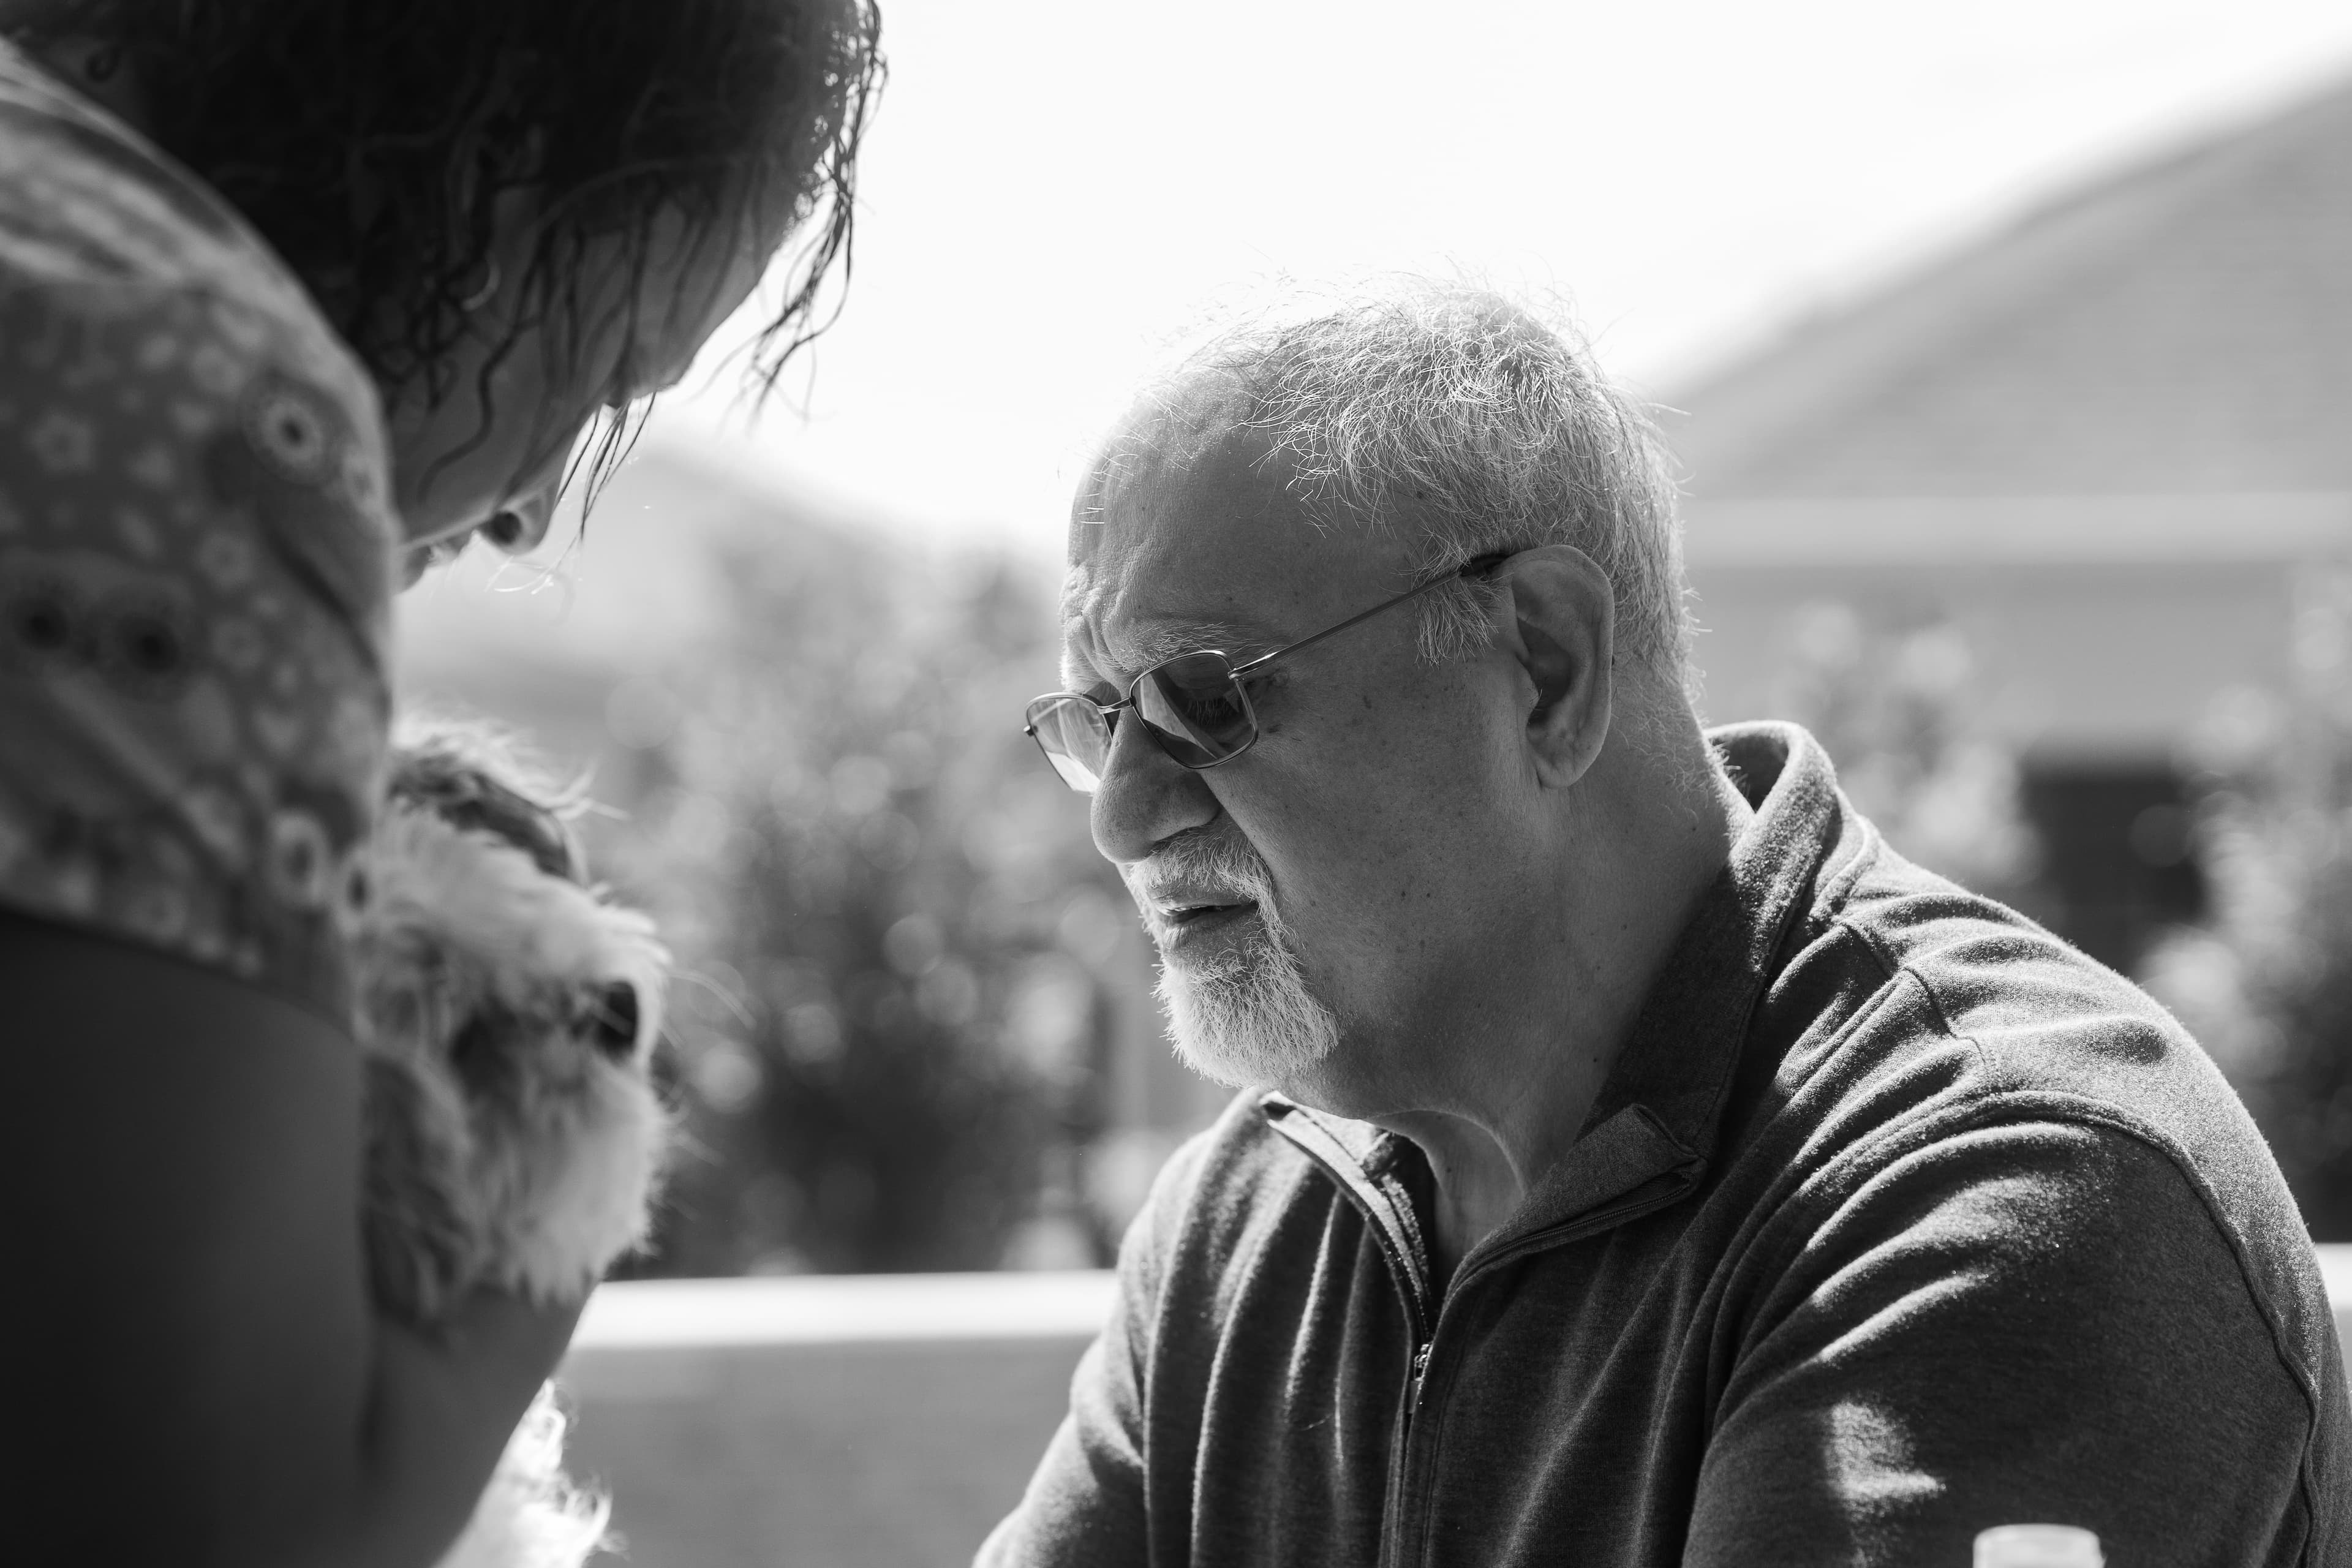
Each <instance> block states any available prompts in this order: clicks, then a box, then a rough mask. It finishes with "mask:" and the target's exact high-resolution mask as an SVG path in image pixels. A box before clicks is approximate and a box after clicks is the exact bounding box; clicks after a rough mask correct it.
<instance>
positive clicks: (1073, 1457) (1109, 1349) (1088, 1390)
mask: <svg viewBox="0 0 2352 1568" xmlns="http://www.w3.org/2000/svg"><path fill="white" fill-rule="evenodd" d="M1187 1163H1188V1162H1187V1160H1186V1158H1185V1154H1184V1153H1183V1152H1180V1153H1179V1154H1178V1155H1177V1156H1176V1157H1175V1158H1174V1159H1173V1160H1171V1162H1170V1163H1169V1166H1168V1167H1167V1168H1166V1169H1164V1170H1162V1171H1161V1172H1160V1176H1159V1179H1158V1180H1157V1182H1156V1183H1155V1184H1154V1185H1153V1188H1152V1194H1151V1198H1150V1201H1149V1202H1147V1203H1146V1204H1145V1205H1143V1211H1142V1212H1141V1213H1140V1214H1139V1215H1137V1216H1136V1218H1135V1221H1134V1223H1133V1224H1132V1225H1130V1226H1128V1230H1127V1236H1126V1237H1125V1238H1124V1239H1123V1240H1122V1241H1121V1242H1120V1244H1119V1249H1118V1287H1117V1289H1116V1291H1115V1293H1114V1296H1113V1299H1112V1302H1111V1312H1110V1321H1108V1323H1106V1324H1105V1325H1104V1327H1103V1331H1102V1333H1101V1335H1100V1336H1099V1337H1097V1339H1096V1341H1095V1342H1094V1343H1093V1344H1092V1345H1089V1346H1088V1347H1087V1352H1086V1354H1085V1356H1084V1357H1082V1358H1081V1359H1080V1360H1079V1362H1078V1369H1077V1371H1076V1373H1074V1374H1073V1375H1072V1377H1071V1379H1070V1409H1069V1414H1068V1415H1066V1416H1064V1417H1063V1418H1062V1425H1061V1426H1060V1428H1059V1429H1058V1430H1057V1431H1055V1434H1054V1438H1053V1441H1052V1442H1051V1443H1049V1444H1048V1445H1047V1446H1046V1448H1045V1458H1043V1459H1042V1460H1040V1461H1039V1463H1038V1466H1037V1471H1036V1474H1035V1475H1034V1476H1033V1477H1031V1478H1030V1481H1029V1489H1028V1491H1027V1492H1026V1493H1024V1495H1023V1497H1022V1499H1021V1503H1020V1506H1019V1507H1017V1508H1015V1509H1014V1510H1013V1512H1012V1513H1011V1514H1009V1515H1008V1516H1006V1518H1005V1520H1004V1521H1003V1523H1001V1524H999V1525H998V1526H997V1527H996V1529H995V1531H992V1533H991V1534H990V1536H989V1538H988V1540H987V1542H986V1543H985V1544H983V1545H982V1547H981V1549H980V1555H979V1556H978V1557H977V1558H976V1559H975V1560H974V1568H1060V1565H1063V1564H1070V1565H1073V1568H1075V1565H1077V1564H1086V1565H1088V1568H1101V1565H1103V1564H1112V1563H1143V1562H1145V1561H1146V1559H1147V1556H1148V1550H1147V1546H1146V1538H1147V1537H1146V1531H1147V1515H1146V1510H1145V1507H1144V1495H1145V1492H1144V1442H1143V1434H1144V1414H1145V1407H1144V1399H1145V1387H1146V1382H1145V1369H1146V1367H1147V1366H1148V1365H1149V1364H1150V1349H1151V1336H1152V1324H1153V1322H1154V1321H1155V1320H1156V1318H1157V1317H1158V1313H1159V1304H1160V1243H1159V1239H1158V1238H1159V1235H1160V1227H1161V1224H1162V1223H1163V1219H1162V1218H1155V1215H1156V1212H1157V1211H1158V1210H1159V1209H1160V1208H1161V1207H1162V1206H1163V1205H1166V1204H1168V1203H1169V1202H1170V1200H1171V1186H1172V1185H1174V1184H1176V1183H1177V1180H1178V1178H1177V1175H1176V1173H1177V1172H1178V1170H1179V1168H1180V1167H1182V1166H1184V1165H1186V1164H1187ZM1163 1217H1164V1216H1163Z"/></svg>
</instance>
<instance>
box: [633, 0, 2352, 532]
mask: <svg viewBox="0 0 2352 1568" xmlns="http://www.w3.org/2000/svg"><path fill="white" fill-rule="evenodd" d="M883 4H884V8H885V12H886V19H885V37H886V42H887V49H888V52H889V56H890V61H891V80H890V84H889V88H888V90H887V93H886V94H885V96H884V100H883V104H882V110H881V114H880V117H879V119H878V121H877V123H876V126H875V129H874V132H873V135H872V138H871V141H870V142H869V143H868V146H867V151H866V158H865V161H864V164H863V170H862V183H861V206H862V208H863V210H862V212H861V215H860V217H859V225H858V234H857V251H856V280H855V284H854V286H853V287H852V289H851V290H850V294H849V301H848V310H847V313H846V314H845V317H844V318H843V320H842V321H841V324H840V325H839V326H838V327H837V328H836V329H835V331H834V332H833V333H832V334H831V335H830V336H828V337H827V338H825V339H824V340H823V341H822V342H820V343H819V344H818V346H817V348H816V350H815V352H814V354H813V355H812V356H811V359H810V361H809V368H810V371H812V372H813V376H814V379H813V384H811V383H808V382H805V381H803V379H802V378H801V377H795V378H794V382H795V384H799V385H801V386H802V387H803V389H809V390H810V395H809V397H808V400H807V407H808V416H809V417H808V419H807V420H806V422H805V423H804V422H803V420H802V419H801V418H800V416H798V415H797V414H795V413H793V412H792V411H790V410H787V409H783V408H777V407H774V406H771V408H770V410H769V411H768V412H767V413H766V414H765V415H764V416H762V417H761V421H760V422H759V424H758V426H757V427H756V428H755V429H753V430H751V431H750V432H749V433H746V431H745V429H744V421H743V418H742V416H741V415H740V410H738V411H737V412H736V413H734V414H733V415H731V416H730V415H729V413H728V409H729V407H730V405H731V404H732V403H733V401H734V399H733V393H734V385H735V384H734V381H733V379H732V377H731V376H730V377H728V378H726V379H724V380H722V381H720V382H719V384H716V385H715V386H712V385H711V384H710V379H709V376H707V375H706V374H702V373H701V372H699V371H698V372H697V373H695V374H692V375H690V376H689V379H688V382H687V384H686V386H685V388H684V389H683V392H684V395H674V397H673V399H672V402H671V404H670V405H669V406H668V407H667V408H666V409H665V411H664V412H662V413H660V414H658V415H657V416H656V432H657V434H656V438H657V439H663V438H666V439H671V440H688V441H693V442H695V443H696V444H698V445H700V444H703V443H706V442H713V441H716V442H718V443H719V445H720V447H721V448H722V449H724V450H726V451H728V452H730V454H732V455H734V456H735V457H737V458H740V461H742V462H744V463H745V464H747V465H750V466H752V467H755V468H765V469H767V470H770V471H772V472H776V473H780V474H782V475H783V476H786V477H788V478H790V479H793V480H795V481H796V482H799V483H802V484H804V485H806V486H809V487H810V488H813V489H817V490H819V491H822V492H826V493H829V494H831V495H834V496H835V497H838V498H840V499H842V500H847V501H849V502H851V503H852V504H854V505H856V507H858V509H859V510H872V511H875V512H877V513H880V514H883V515H886V516H888V517H892V518H895V519H898V520H899V521H901V522H902V523H903V524H904V525H906V526H908V527H909V528H911V529H913V530H916V531H919V532H920V533H923V534H925V535H928V536H930V537H935V538H955V537H971V538H974V539H979V538H983V537H1002V538H1010V539H1012V540H1013V541H1015V542H1019V543H1021V544H1023V545H1024V546H1026V547H1029V548H1032V549H1034V550H1036V551H1038V552H1041V553H1042V552H1045V551H1047V550H1058V548H1059V541H1060V536H1061V530H1062V526H1063V518H1064V516H1065V511H1066V505H1067V494H1068V490H1069V488H1070V483H1071V479H1072V477H1073V472H1074V469H1075V468H1076V465H1077V464H1078V463H1079V462H1081V461H1082V460H1083V458H1084V455H1085V447H1086V443H1087V439H1088V438H1089V437H1090V436H1091V435H1092V433H1093V432H1094V431H1095V429H1096V428H1097V426H1098V424H1099V422H1100V421H1101V419H1103V418H1104V417H1105V416H1107V415H1108V413H1110V412H1113V411H1115V410H1116V408H1117V407H1118V405H1119V403H1120V402H1121V401H1122V399H1123V395H1124V392H1125V390H1126V389H1127V388H1128V387H1129V384H1131V383H1132V382H1133V380H1134V379H1135V377H1136V376H1137V374H1139V369H1140V368H1141V367H1142V366H1143V365H1144V364H1146V363H1148V362H1149V361H1150V357H1151V354H1152V353H1153V350H1154V346H1155V344H1156V343H1157V342H1159V341H1160V340H1161V339H1162V338H1164V336H1165V335H1166V334H1167V333H1168V332H1169V331H1171V329H1173V328H1175V327H1177V326H1179V325H1180V324H1181V322H1182V321H1185V320H1186V319H1187V318H1188V317H1191V316H1192V315H1194V314H1195V313H1196V312H1197V311H1198V310H1200V309H1201V308H1202V304H1203V303H1204V301H1206V300H1209V299H1210V298H1211V297H1212V296H1213V294H1214V293H1216V292H1217V291H1218V290H1220V289H1230V288H1231V287H1232V286H1234V284H1235V283H1236V282H1242V281H1247V280H1250V279H1265V278H1266V277H1268V276H1270V275H1273V274H1276V273H1280V272H1289V273H1292V274H1297V275H1303V276H1310V277H1311V276H1318V275H1325V274H1328V273H1331V272H1333V271H1336V270H1340V269H1347V268H1442V269H1448V270H1453V269H1464V270H1468V271H1472V272H1475V273H1477V274H1480V275H1483V276H1486V277H1489V278H1492V279H1496V280H1498V281H1501V282H1504V283H1506V284H1509V285H1513V286H1517V287H1524V288H1531V289H1538V290H1541V291H1544V292H1546V293H1551V294H1564V295H1565V296H1566V297H1567V298H1568V299H1570V300H1571V301H1572V302H1573V304H1574V306H1575V308H1576V310H1577V313H1578V314H1579V315H1580V317H1581V318H1582V320H1583V321H1585V323H1586V325H1587V327H1588V329H1589V330H1590V331H1591V332H1592V333H1593V335H1594V337H1595V339H1596V340H1597V342H1598V346H1599V350H1600V353H1601V358H1602V360H1603V361H1604V363H1607V364H1609V365H1610V366H1611V367H1612V369H1613V370H1615V371H1616V372H1618V373H1619V374H1622V375H1625V376H1627V377H1629V378H1631V379H1632V380H1633V381H1634V382H1635V384H1637V385H1640V386H1642V387H1643V389H1644V390H1647V391H1650V392H1652V393H1654V394H1658V393H1664V392H1666V391H1670V390H1671V389H1672V387H1673V386H1674V385H1675V383H1676V381H1677V378H1680V377H1686V376H1688V375H1689V374H1691V373H1692V371H1693V370H1695V369H1696V368H1698V367H1701V366H1703V365H1705V364H1706V363H1709V362H1710V361H1712V360H1717V359H1720V358H1722V357H1723V356H1725V355H1726V354H1727V353H1732V352H1735V351H1736V350H1737V349H1738V346H1739V345H1741V344H1742V343H1745V342H1753V341H1755V340H1756V338H1757V337H1758V336H1759V334H1761V333H1763V332H1766V331H1769V329H1770V327H1771V326H1772V325H1773V324H1774V323H1776V322H1780V321H1786V320H1787V319H1789V318H1790V316H1792V315H1793V314H1796V313H1797V312H1799V311H1801V310H1803V309H1805V308H1807V307H1809V306H1812V305H1816V304H1819V303H1821V302H1822V301H1823V300H1825V299H1830V298H1834V297H1835V295H1836V294H1837V293H1838V292H1840V291H1841V290H1844V289H1852V288H1853V287H1855V286H1857V285H1859V284H1862V283H1864V282H1866V281H1868V280H1870V279H1874V278H1876V277H1880V276H1884V275H1885V272H1886V271H1887V270H1888V269H1890V268H1896V267H1899V266H1901V265H1902V264H1903V263H1905V262H1906V261H1908V260H1912V259H1915V258H1918V257H1919V256H1921V255H1922V254H1923V253H1925V252H1927V251H1929V250H1932V249H1933V248H1934V247H1937V246H1938V245H1940V244H1946V243H1949V242H1950V241H1951V240H1953V239H1954V238H1956V237H1964V236H1966V235H1968V234H1969V233H1971V232H1974V231H1977V230H1979V229H1981V228H1982V227H1983V226H1986V225H1988V224H1990V223H1992V222H1995V221H1998V219H1999V218H2000V217H2001V216H2004V215H2006V214H2009V213H2011V212H2014V211H2015V210H2017V209H2018V208H2019V207H2021V206H2022V205H2030V204H2031V203H2032V201H2033V200H2034V199H2036V198H2037V197H2038V196H2040V195H2044V194H2047V193H2048V192H2050V191H2051V190H2052V189H2053V187H2056V186H2060V185H2063V184H2064V183H2065V182H2067V181H2068V180H2070V179H2072V178H2074V177H2077V176H2079V175H2081V174H2084V173H2086V172H2090V171H2095V170H2096V169H2099V168H2101V167H2103V166H2105V165H2109V164H2111V163H2115V162H2116V160H2118V159H2121V158H2127V157H2128V156H2130V155H2131V154H2132V153H2134V152H2135V151H2136V150H2137V149H2140V148H2145V147H2156V146H2161V145H2162V144H2164V143H2165V142H2168V141H2170V140H2173V139H2176V138H2179V137H2181V136H2184V135H2187V134H2189V133H2192V132H2195V131H2196V130H2198V129H2200V128H2202V127H2205V126H2210V125H2212V124H2215V123H2220V122H2226V121H2231V120H2232V119H2235V118H2239V117H2242V116H2245V115H2248V114H2252V113H2256V112H2259V111H2260V110H2263V109H2264V108H2266V107H2268V106H2270V105H2273V104H2274V103H2277V102H2278V101H2280V100H2282V99H2283V98H2285V97H2290V96H2292V95H2293V94H2294V93H2295V92H2297V91H2301V90H2307V89H2311V88H2313V87H2315V86H2316V85H2318V84H2319V83H2321V82H2323V81H2325V80H2326V79H2329V78H2331V77H2334V76H2337V75H2340V74H2344V73H2347V72H2352V5H2346V4H2344V0H1969V3H1968V4H1943V5H1923V4H1890V3H1889V0H1779V3H1778V4H1774V5H1759V4H1757V3H1756V0H1619V3H1618V4H1616V5H1594V4H1588V3H1582V0H1447V3H1445V4H1443V5H1438V4H1432V3H1430V0H1419V3H1416V4H1406V3H1402V0H1190V3H1188V4H1186V5H1181V6H1174V5H1146V4H1142V3H1140V0H989V3H980V0H883ZM2347 198H2352V192H2347ZM728 341H729V340H728V336H727V335H726V334H722V336H721V338H720V339H719V343H720V344H722V345H723V344H724V343H726V342H728ZM707 357H708V356H707ZM698 388H709V390H707V391H700V392H698V391H697V389H698Z"/></svg>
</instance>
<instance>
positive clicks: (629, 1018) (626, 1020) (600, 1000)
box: [588, 980, 637, 1061]
mask: <svg viewBox="0 0 2352 1568" xmlns="http://www.w3.org/2000/svg"><path fill="white" fill-rule="evenodd" d="M588 1037H589V1039H590V1040H591V1041H592V1042H593V1044H594V1045H595V1047H596V1048H597V1049H598V1050H600V1051H602V1052H604V1054H605V1055H606V1056H608V1057H611V1058H613V1059H614V1060H615V1061H619V1060H622V1059H624V1058H626V1057H627V1056H628V1055H629V1053H630V1052H632V1051H634V1050H635V1049H636V1048H637V988H636V987H635V986H634V985H632V984H629V983H628V982H627V981H625V980H616V981H614V983H613V984H610V985H607V986H605V987H604V990H602V991H600V992H598V993H597V994H596V1001H595V1005H593V1007H591V1008H590V1009H589V1012H588Z"/></svg>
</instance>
